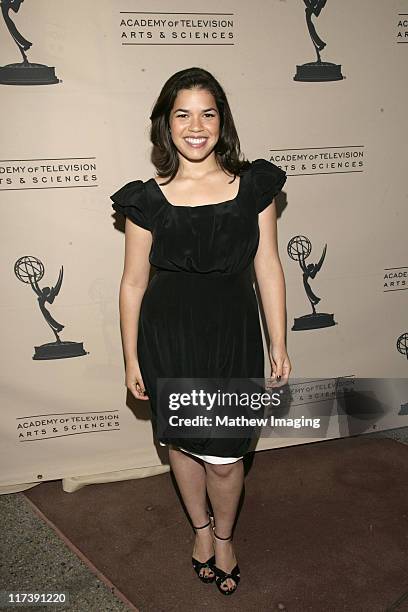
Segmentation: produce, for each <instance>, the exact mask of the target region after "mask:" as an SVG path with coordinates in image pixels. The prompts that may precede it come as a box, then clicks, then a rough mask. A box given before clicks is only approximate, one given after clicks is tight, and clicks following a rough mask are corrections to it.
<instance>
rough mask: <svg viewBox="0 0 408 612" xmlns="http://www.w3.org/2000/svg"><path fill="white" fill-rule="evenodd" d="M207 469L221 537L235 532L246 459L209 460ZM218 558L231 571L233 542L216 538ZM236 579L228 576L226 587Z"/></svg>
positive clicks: (215, 520) (233, 584) (216, 555)
mask: <svg viewBox="0 0 408 612" xmlns="http://www.w3.org/2000/svg"><path fill="white" fill-rule="evenodd" d="M205 470H206V472H207V491H208V497H209V498H210V501H211V505H212V509H213V511H214V522H215V532H216V534H217V535H218V536H220V538H227V537H229V536H231V535H232V528H233V525H234V521H235V517H236V513H237V508H238V502H239V499H240V496H241V492H242V487H243V483H244V464H243V461H242V459H239V460H238V461H236V462H235V463H227V464H221V465H220V464H213V463H205ZM214 547H215V562H216V565H217V567H219V568H220V569H221V570H223V571H224V572H230V571H231V570H232V569H233V568H234V567H235V565H236V563H237V559H236V557H235V553H234V548H233V545H232V542H231V541H229V540H226V541H224V540H218V539H217V538H214ZM234 587H235V583H234V581H233V580H231V579H228V580H226V581H225V582H224V583H223V585H222V588H223V589H224V590H228V589H233V588H234Z"/></svg>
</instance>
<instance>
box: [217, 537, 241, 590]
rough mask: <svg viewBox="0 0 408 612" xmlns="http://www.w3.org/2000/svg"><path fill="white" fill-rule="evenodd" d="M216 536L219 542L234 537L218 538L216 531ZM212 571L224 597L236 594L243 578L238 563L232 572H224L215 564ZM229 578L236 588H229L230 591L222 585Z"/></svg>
mask: <svg viewBox="0 0 408 612" xmlns="http://www.w3.org/2000/svg"><path fill="white" fill-rule="evenodd" d="M214 536H215V537H216V538H217V540H232V536H230V537H229V538H220V536H217V534H216V533H215V530H214ZM211 569H212V570H213V571H214V574H215V584H216V585H217V589H218V590H219V592H220V593H222V594H223V595H232V594H233V593H235V591H236V590H237V587H238V584H239V581H240V578H241V574H240V569H239V566H238V563H237V564H236V566H235V567H234V568H233V569H232V570H231V571H230V572H224V571H223V570H222V569H220V568H219V567H217V566H216V565H215V563H214V565H213V566H212V568H211ZM228 578H230V579H231V580H233V581H234V582H235V587H233V588H232V589H230V588H228V590H227V589H223V588H222V585H223V584H224V582H225V581H226V580H228Z"/></svg>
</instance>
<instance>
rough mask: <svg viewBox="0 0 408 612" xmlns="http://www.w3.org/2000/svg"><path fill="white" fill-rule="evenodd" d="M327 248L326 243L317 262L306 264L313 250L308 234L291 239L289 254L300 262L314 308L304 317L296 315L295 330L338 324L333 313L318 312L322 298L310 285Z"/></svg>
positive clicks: (305, 284)
mask: <svg viewBox="0 0 408 612" xmlns="http://www.w3.org/2000/svg"><path fill="white" fill-rule="evenodd" d="M326 249H327V244H325V245H324V249H323V253H322V256H321V257H320V260H319V262H318V263H317V264H314V263H309V264H306V258H307V257H309V255H310V253H311V251H312V245H311V242H310V240H309V238H306V236H294V237H293V238H291V239H290V240H289V243H288V247H287V251H288V255H289V257H290V258H291V259H293V260H294V261H298V262H299V266H300V268H301V270H302V272H303V286H304V288H305V291H306V295H307V297H308V299H309V302H310V305H311V307H312V310H313V312H312V314H307V315H303V316H302V317H295V321H294V324H293V326H292V330H293V331H299V330H305V329H319V328H321V327H331V326H332V325H336V321H335V320H334V315H333V314H327V313H325V312H316V308H315V306H316V304H318V303H319V302H320V298H319V297H317V295H315V294H314V293H313V291H312V289H311V287H310V285H309V279H310V278H315V276H316V274H317V273H318V272H319V270H320V268H321V267H322V265H323V261H324V258H325V256H326Z"/></svg>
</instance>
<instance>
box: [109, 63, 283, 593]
mask: <svg viewBox="0 0 408 612" xmlns="http://www.w3.org/2000/svg"><path fill="white" fill-rule="evenodd" d="M150 120H151V132H150V137H151V141H152V143H153V151H152V162H153V164H154V166H155V167H156V169H157V177H155V178H151V179H149V180H147V181H145V182H143V181H142V180H140V179H137V180H134V181H131V182H130V183H127V184H126V185H124V186H123V187H122V188H121V189H119V191H117V192H116V193H115V194H113V195H112V196H111V199H112V200H113V204H112V206H113V208H114V209H115V210H116V211H119V212H121V213H123V214H124V215H125V216H126V217H128V219H130V222H129V221H128V220H127V221H126V226H125V264H124V272H123V277H122V281H121V286H120V299H119V303H120V318H121V328H122V341H123V346H124V353H125V360H126V385H127V387H128V388H129V389H130V391H131V392H132V393H133V395H134V396H135V397H136V398H137V399H145V400H146V399H149V400H150V405H151V411H152V425H153V431H154V434H155V437H156V439H157V440H158V441H159V442H160V444H162V445H164V444H168V445H169V458H170V465H171V469H172V470H173V473H174V475H175V478H176V480H177V484H178V487H179V489H180V493H181V495H182V498H183V501H184V504H185V506H186V508H187V511H188V513H189V516H190V519H191V521H192V524H193V526H194V529H195V532H196V539H195V544H194V549H193V567H194V569H195V571H196V573H197V574H198V576H199V578H200V579H201V580H202V581H203V582H213V581H214V580H215V582H216V585H217V587H218V589H219V591H220V592H221V593H223V594H224V595H229V594H231V593H233V592H234V591H235V589H236V588H237V586H238V583H239V580H240V571H239V567H238V563H237V559H236V556H235V553H234V549H233V545H232V529H233V525H234V521H235V517H236V511H237V507H238V501H239V498H240V494H241V491H242V487H243V480H244V471H243V455H244V454H245V453H246V452H248V450H249V448H250V445H251V442H252V439H251V437H252V436H250V435H249V436H244V437H225V438H221V437H217V436H213V435H209V436H207V437H205V436H202V437H200V436H198V437H195V438H194V437H193V436H190V437H186V436H184V437H183V436H182V435H181V434H180V438H179V439H178V438H177V437H175V436H172V437H171V436H168V435H166V432H165V431H163V429H161V428H160V427H159V422H160V417H161V415H162V408H161V405H160V402H159V397H158V392H157V385H156V382H157V379H158V378H159V377H161V378H176V379H181V378H183V379H185V378H194V377H196V378H197V377H200V378H201V377H202V378H211V377H215V378H217V380H218V381H219V380H220V377H222V380H229V379H230V378H231V377H237V378H246V379H251V380H252V379H259V378H263V377H264V352H263V343H262V334H261V329H260V323H259V314H258V305H257V300H256V294H255V291H254V288H253V282H252V278H251V266H252V264H254V269H255V272H256V276H257V281H258V284H259V288H260V293H261V298H262V303H263V308H264V311H265V316H266V320H267V325H268V332H269V336H270V338H271V348H270V351H269V355H270V360H271V366H272V376H273V377H276V378H278V379H279V378H280V384H285V383H286V382H287V379H288V376H289V373H290V370H291V365H290V361H289V358H288V355H287V351H286V347H285V326H286V323H285V281H284V276H283V271H282V267H281V263H280V260H279V255H278V247H277V236H276V234H277V230H276V212H275V207H274V206H269V205H270V204H273V198H274V196H275V195H276V194H277V193H278V192H279V191H280V190H281V188H282V186H283V185H284V183H285V181H286V174H285V172H284V171H283V170H281V169H280V168H279V167H278V166H275V165H274V164H272V163H270V162H268V161H266V160H263V159H258V160H255V161H254V162H252V163H250V162H248V161H244V160H242V159H241V151H240V143H239V139H238V135H237V132H236V129H235V125H234V121H233V118H232V114H231V111H230V108H229V105H228V101H227V98H226V95H225V93H224V90H223V89H222V87H221V85H220V84H219V83H218V81H217V80H216V79H215V78H214V77H213V76H212V75H211V74H210V73H209V72H207V71H206V70H203V69H201V68H190V69H186V70H181V71H179V72H177V73H176V74H174V75H173V76H172V77H170V78H169V79H168V81H167V82H166V83H165V85H164V86H163V88H162V91H161V92H160V95H159V97H158V99H157V101H156V103H155V105H154V108H153V111H152V114H151V117H150ZM150 264H152V265H153V266H155V267H156V269H157V271H156V274H155V275H154V276H153V278H152V280H151V281H150V283H149V270H150ZM146 392H147V396H146ZM207 494H208V498H209V501H210V506H211V508H212V513H213V516H210V513H209V511H208V506H207ZM209 517H210V520H209Z"/></svg>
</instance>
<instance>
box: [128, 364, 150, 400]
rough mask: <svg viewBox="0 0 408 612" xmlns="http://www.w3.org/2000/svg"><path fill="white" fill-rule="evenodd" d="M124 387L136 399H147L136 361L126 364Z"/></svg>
mask: <svg viewBox="0 0 408 612" xmlns="http://www.w3.org/2000/svg"><path fill="white" fill-rule="evenodd" d="M126 387H127V388H128V389H129V391H130V392H131V393H132V395H133V396H134V397H135V398H136V399H141V400H148V399H149V396H148V395H147V393H146V391H145V386H144V382H143V378H142V374H141V372H140V368H139V362H138V361H131V362H128V363H127V364H126Z"/></svg>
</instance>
